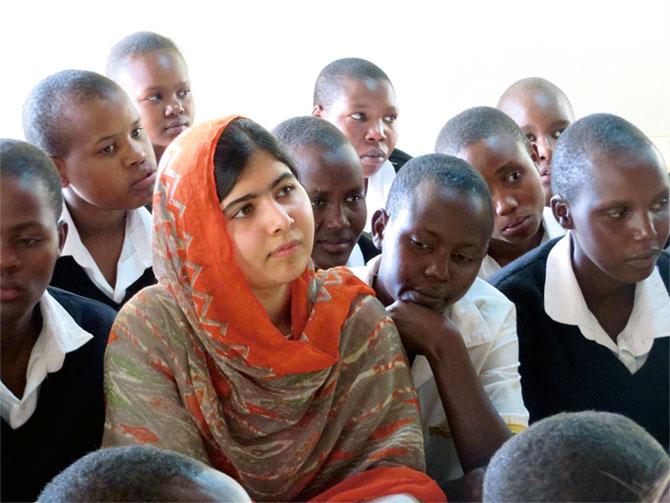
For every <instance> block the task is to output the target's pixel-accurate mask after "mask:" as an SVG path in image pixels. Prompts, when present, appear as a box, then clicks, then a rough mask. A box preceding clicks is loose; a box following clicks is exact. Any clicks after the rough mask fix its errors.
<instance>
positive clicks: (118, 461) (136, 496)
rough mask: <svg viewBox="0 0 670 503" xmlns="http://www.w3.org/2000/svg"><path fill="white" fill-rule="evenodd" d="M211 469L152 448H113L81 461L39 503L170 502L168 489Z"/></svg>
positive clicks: (54, 482)
mask: <svg viewBox="0 0 670 503" xmlns="http://www.w3.org/2000/svg"><path fill="white" fill-rule="evenodd" d="M207 468H208V467H207V465H205V464H204V463H201V462H199V461H196V460H195V459H192V458H189V457H188V456H185V455H183V454H179V453H177V452H173V451H167V450H163V449H157V448H155V447H152V446H148V445H134V446H125V447H112V448H108V449H100V450H97V451H94V452H91V453H89V454H87V455H86V456H84V457H83V458H81V459H79V460H78V461H76V462H75V463H73V464H72V465H70V466H69V467H68V468H66V469H65V470H64V471H62V472H61V473H60V474H59V475H57V476H56V477H55V478H54V479H53V480H52V481H51V482H49V484H47V485H46V487H45V488H44V489H43V490H42V493H41V494H40V496H39V498H38V499H37V501H39V502H44V503H52V502H53V503H57V502H62V501H166V500H169V494H166V490H165V487H164V486H167V485H169V484H170V482H172V481H173V480H174V479H175V478H177V480H179V478H180V477H181V478H187V479H195V478H196V477H198V476H199V475H200V474H201V473H202V472H203V471H205V470H207Z"/></svg>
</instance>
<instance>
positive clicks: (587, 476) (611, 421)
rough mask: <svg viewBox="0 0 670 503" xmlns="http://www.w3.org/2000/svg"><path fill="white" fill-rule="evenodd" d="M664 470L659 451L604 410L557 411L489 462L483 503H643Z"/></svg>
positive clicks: (640, 431)
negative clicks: (513, 502)
mask: <svg viewBox="0 0 670 503" xmlns="http://www.w3.org/2000/svg"><path fill="white" fill-rule="evenodd" d="M668 468H669V460H668V455H667V454H666V452H665V451H664V450H663V447H661V445H660V444H659V443H658V442H657V441H656V440H655V439H654V438H653V437H652V436H651V435H650V434H649V433H647V432H646V431H645V430H644V429H643V428H642V427H641V426H639V425H637V424H636V423H635V422H633V421H632V420H630V419H628V418H626V417H624V416H621V415H619V414H613V413H610V412H594V411H584V412H572V413H561V414H557V415H555V416H551V417H548V418H545V419H543V420H541V421H538V422H537V423H534V424H533V425H532V426H530V428H528V429H527V430H525V431H523V432H521V433H520V434H518V435H516V436H514V437H512V438H511V439H509V440H508V441H507V442H505V444H503V446H502V447H501V448H500V449H499V450H498V452H497V453H496V454H495V455H494V456H493V458H491V461H490V463H489V465H488V468H487V469H486V475H485V478H484V501H645V499H646V497H647V496H648V495H649V494H650V492H653V491H654V490H655V489H656V487H657V485H658V482H659V481H660V480H661V479H662V478H663V477H664V476H665V475H666V473H667V471H668Z"/></svg>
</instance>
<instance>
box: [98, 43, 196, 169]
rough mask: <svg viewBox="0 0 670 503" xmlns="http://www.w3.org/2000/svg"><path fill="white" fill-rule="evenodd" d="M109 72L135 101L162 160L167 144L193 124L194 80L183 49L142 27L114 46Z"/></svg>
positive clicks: (157, 153)
mask: <svg viewBox="0 0 670 503" xmlns="http://www.w3.org/2000/svg"><path fill="white" fill-rule="evenodd" d="M106 73H107V76H108V77H109V78H110V79H112V80H114V81H115V82H117V83H118V84H119V85H120V86H121V87H123V89H124V90H125V91H126V92H127V93H128V95H129V96H130V98H131V99H132V100H133V101H134V102H135V105H136V106H137V109H138V110H139V112H140V115H141V116H142V124H143V126H144V128H145V129H146V132H147V135H148V136H149V139H150V140H151V143H152V144H153V147H154V152H155V154H156V160H158V161H160V159H161V157H162V155H163V152H164V151H165V148H166V147H167V146H168V145H169V144H170V142H171V141H172V140H174V139H175V138H176V137H177V135H178V134H179V133H181V132H182V131H184V130H185V129H186V128H188V127H190V126H191V125H192V124H193V117H194V115H195V103H194V102H193V95H192V93H191V81H190V79H189V76H188V68H187V66H186V61H185V60H184V57H183V56H182V54H181V52H180V51H179V49H178V48H177V46H176V45H175V43H174V42H173V41H172V40H170V39H169V38H166V37H163V36H162V35H159V34H158V33H152V32H149V31H140V32H137V33H133V34H132V35H128V36H127V37H126V38H124V39H123V40H121V41H120V42H118V43H117V44H116V45H115V46H114V47H113V48H112V50H111V51H110V53H109V56H108V57H107V70H106Z"/></svg>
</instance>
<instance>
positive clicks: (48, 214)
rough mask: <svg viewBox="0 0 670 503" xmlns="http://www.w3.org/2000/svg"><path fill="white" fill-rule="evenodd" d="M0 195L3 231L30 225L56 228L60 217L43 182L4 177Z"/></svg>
mask: <svg viewBox="0 0 670 503" xmlns="http://www.w3.org/2000/svg"><path fill="white" fill-rule="evenodd" d="M0 194H1V195H2V197H1V198H0V208H1V209H0V220H1V221H2V229H3V231H5V230H11V228H13V227H16V226H19V225H24V224H29V223H33V224H40V225H42V226H45V227H53V228H56V223H57V220H58V219H59V218H60V215H54V208H53V205H52V203H51V199H50V197H49V196H50V194H49V191H48V190H47V187H46V185H45V184H44V182H43V181H42V180H39V179H36V178H31V179H27V177H23V178H19V177H16V176H11V175H2V177H0Z"/></svg>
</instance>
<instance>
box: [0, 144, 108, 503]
mask: <svg viewBox="0 0 670 503" xmlns="http://www.w3.org/2000/svg"><path fill="white" fill-rule="evenodd" d="M0 157H2V165H1V167H0V173H1V179H2V180H1V183H0V193H1V196H0V243H1V246H2V247H1V250H0V251H1V253H0V272H1V275H0V322H1V324H2V330H1V339H0V350H1V351H0V354H1V355H2V366H1V367H0V370H1V372H2V381H1V382H0V412H1V415H2V463H1V466H2V498H1V499H2V500H3V501H26V500H27V501H34V500H35V498H36V497H37V495H38V494H39V491H40V490H41V489H42V487H43V485H44V484H45V483H47V482H48V481H49V480H50V479H51V478H52V477H53V476H54V475H55V474H56V473H58V472H60V471H61V470H62V469H63V468H65V467H66V466H68V465H69V464H70V463H72V462H73V461H74V460H76V459H78V458H79V457H80V456H82V455H84V454H86V453H87V452H89V451H91V450H95V449H97V448H98V447H99V446H100V442H101V440H102V428H103V422H104V404H103V389H102V376H103V356H104V351H105V346H106V342H107V335H108V333H109V330H110V328H111V325H112V322H113V320H114V316H115V314H116V313H115V312H114V310H113V309H111V308H110V307H108V306H105V305H104V304H101V303H99V302H95V301H92V300H89V299H85V298H83V297H80V296H78V295H74V294H71V293H69V292H65V291H63V290H59V289H57V288H49V289H47V285H48V283H49V280H50V279H51V273H52V272H53V269H54V264H55V263H56V259H57V258H58V255H59V253H60V249H61V248H62V246H63V242H64V241H65V236H66V234H67V225H66V224H65V223H63V222H59V217H60V214H61V209H62V206H63V196H62V193H61V189H60V179H59V176H58V172H57V171H56V167H55V166H54V165H53V163H52V162H51V161H50V160H49V158H48V157H47V156H46V155H45V154H44V153H43V152H41V151H40V150H39V149H38V148H37V147H35V146H33V145H30V144H28V143H25V142H22V141H18V140H7V139H3V140H0Z"/></svg>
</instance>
